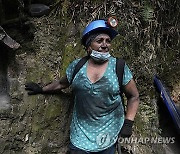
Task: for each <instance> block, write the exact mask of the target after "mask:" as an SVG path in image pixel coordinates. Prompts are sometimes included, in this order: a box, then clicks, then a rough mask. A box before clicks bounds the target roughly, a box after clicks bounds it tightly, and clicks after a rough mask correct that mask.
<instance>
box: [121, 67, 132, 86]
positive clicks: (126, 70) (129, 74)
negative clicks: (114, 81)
mask: <svg viewBox="0 0 180 154" xmlns="http://www.w3.org/2000/svg"><path fill="white" fill-rule="evenodd" d="M132 78H133V75H132V72H131V70H130V69H129V67H128V66H127V65H126V64H125V66H124V74H123V83H122V84H123V85H124V86H125V85H126V84H128V82H129V81H130V80H131V79H132Z"/></svg>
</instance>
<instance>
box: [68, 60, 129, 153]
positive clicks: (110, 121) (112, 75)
mask: <svg viewBox="0 0 180 154" xmlns="http://www.w3.org/2000/svg"><path fill="white" fill-rule="evenodd" d="M79 60H80V59H77V60H74V61H73V62H72V63H71V64H70V65H69V67H68V68H67V70H66V75H67V78H68V81H69V82H70V81H71V78H72V74H73V71H74V68H75V66H76V64H77V63H78V61H79ZM87 64H88V62H86V63H85V64H84V65H83V67H82V68H81V69H80V70H79V72H78V73H77V74H76V76H75V77H74V79H73V82H72V85H71V86H72V89H73V92H74V95H75V99H74V101H75V102H74V103H75V104H74V110H73V116H72V122H71V126H70V141H71V143H72V144H73V145H74V146H76V147H77V148H79V149H82V150H85V151H90V152H98V151H102V150H104V149H107V148H108V147H110V146H112V145H113V144H115V142H116V141H117V138H118V134H119V132H120V130H121V127H122V125H123V122H124V109H123V105H122V102H121V97H120V95H119V93H120V91H119V84H118V78H117V75H116V69H115V66H116V58H114V57H110V58H109V62H108V66H107V68H106V71H105V73H104V75H103V76H102V78H100V79H99V80H98V81H96V82H95V83H92V82H91V81H90V80H89V79H88V77H87ZM131 79H132V73H131V71H130V69H129V68H128V66H127V65H126V64H125V67H124V76H123V85H126V84H127V83H128V82H129V81H130V80H131Z"/></svg>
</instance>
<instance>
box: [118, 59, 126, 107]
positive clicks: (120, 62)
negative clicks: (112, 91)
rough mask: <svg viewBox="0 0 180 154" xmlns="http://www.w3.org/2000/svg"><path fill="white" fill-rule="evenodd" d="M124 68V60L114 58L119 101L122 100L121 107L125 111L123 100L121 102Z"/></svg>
mask: <svg viewBox="0 0 180 154" xmlns="http://www.w3.org/2000/svg"><path fill="white" fill-rule="evenodd" d="M124 66H125V60H123V59H119V58H116V74H117V77H118V82H119V89H120V96H121V99H122V104H123V107H124V109H125V105H124V100H123V97H122V94H123V85H122V83H123V74H124Z"/></svg>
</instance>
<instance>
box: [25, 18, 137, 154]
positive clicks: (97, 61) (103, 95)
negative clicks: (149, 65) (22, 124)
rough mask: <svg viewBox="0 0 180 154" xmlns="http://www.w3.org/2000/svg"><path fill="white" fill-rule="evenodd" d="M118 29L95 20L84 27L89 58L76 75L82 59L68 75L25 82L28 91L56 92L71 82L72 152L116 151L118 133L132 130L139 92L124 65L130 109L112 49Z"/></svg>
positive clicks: (105, 153) (111, 153)
mask: <svg viewBox="0 0 180 154" xmlns="http://www.w3.org/2000/svg"><path fill="white" fill-rule="evenodd" d="M116 35H117V32H116V31H115V30H114V29H113V28H112V27H110V26H109V25H108V24H107V22H106V21H105V20H95V21H93V22H91V23H90V24H89V25H88V26H87V27H86V28H85V30H84V32H83V37H82V44H83V45H84V46H85V47H86V50H87V55H88V56H87V57H88V59H87V62H86V63H85V64H84V65H83V66H82V68H80V70H79V71H78V72H77V74H76V75H75V77H73V72H74V69H75V66H76V65H77V63H78V62H79V61H80V59H77V60H74V61H73V62H72V63H71V64H70V65H69V67H68V68H67V70H66V76H65V77H63V78H62V79H61V80H60V81H55V82H53V83H51V84H49V85H47V86H45V87H43V88H41V87H39V86H38V85H37V84H35V83H30V84H27V85H26V90H30V92H29V94H38V93H54V92H59V91H60V90H62V89H64V88H67V87H69V86H70V84H71V85H72V89H73V91H74V95H75V99H74V102H75V105H74V109H73V116H72V122H71V127H70V142H71V143H70V153H71V154H86V153H96V154H115V143H116V142H117V139H118V136H119V135H121V136H122V137H129V136H131V134H132V126H133V121H134V118H135V115H136V112H137V109H138V104H139V94H138V90H137V88H136V85H135V82H134V80H133V77H132V73H131V71H130V70H129V68H128V66H127V65H126V64H125V66H124V74H123V81H122V85H123V89H124V93H125V95H126V97H127V110H126V115H124V108H123V105H122V101H121V96H120V89H119V83H118V78H117V74H116V58H114V57H112V56H111V55H110V53H109V51H110V47H111V41H112V39H114V37H115V36H116Z"/></svg>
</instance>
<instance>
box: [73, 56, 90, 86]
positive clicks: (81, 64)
mask: <svg viewBox="0 0 180 154" xmlns="http://www.w3.org/2000/svg"><path fill="white" fill-rule="evenodd" d="M88 59H89V56H85V57H83V58H81V59H80V61H79V62H78V63H77V64H76V66H75V69H74V72H73V75H72V79H71V82H70V84H72V81H73V79H74V77H75V75H76V74H77V73H78V72H79V70H80V69H81V67H82V66H83V65H84V64H85V63H86V62H87V61H88Z"/></svg>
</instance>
